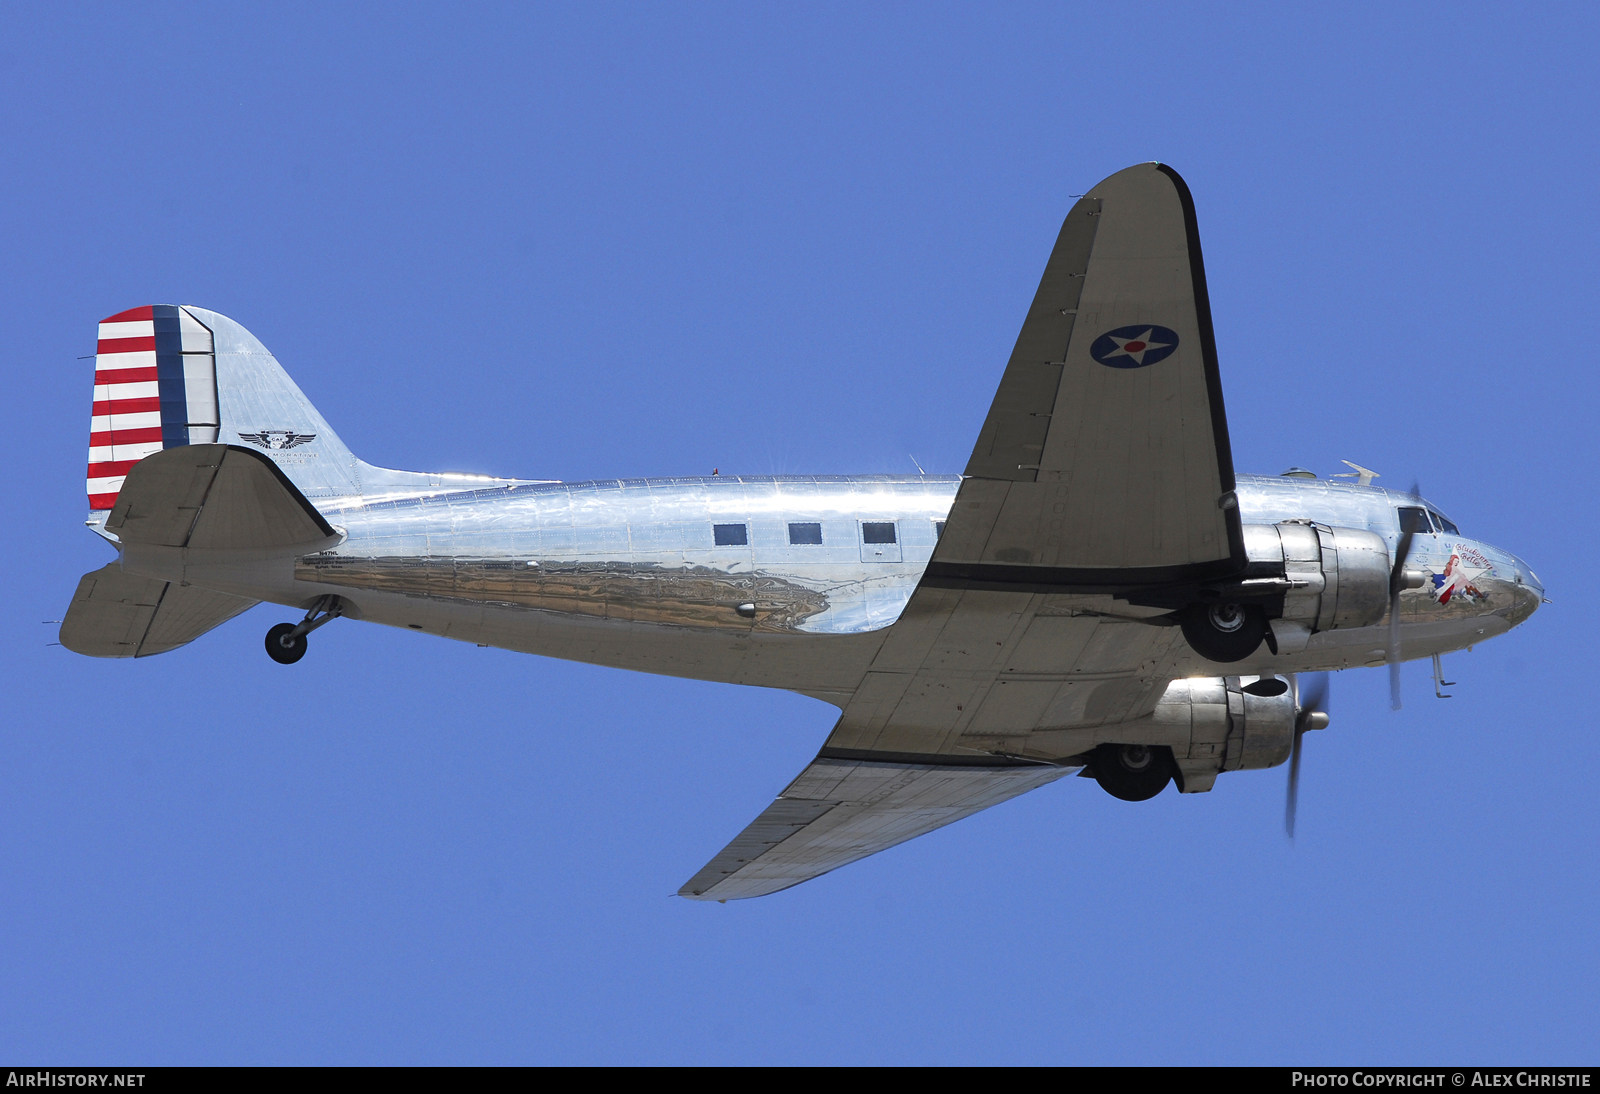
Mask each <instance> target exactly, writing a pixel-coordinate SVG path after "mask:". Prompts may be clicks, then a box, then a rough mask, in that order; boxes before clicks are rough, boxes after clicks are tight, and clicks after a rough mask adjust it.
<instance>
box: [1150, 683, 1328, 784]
mask: <svg viewBox="0 0 1600 1094" xmlns="http://www.w3.org/2000/svg"><path fill="white" fill-rule="evenodd" d="M1244 679H1245V680H1254V679H1256V678H1255V677H1245V678H1244ZM1295 715H1296V711H1295V705H1294V691H1293V689H1286V690H1285V691H1284V692H1283V694H1281V695H1253V694H1251V693H1250V692H1247V691H1245V690H1244V688H1243V686H1242V682H1241V679H1240V677H1237V676H1227V677H1214V676H1213V677H1198V678H1195V679H1189V680H1174V681H1173V682H1172V683H1171V684H1170V685H1168V687H1167V692H1166V694H1165V695H1163V696H1162V698H1161V701H1160V702H1159V703H1157V704H1156V709H1155V711H1154V713H1153V715H1152V718H1153V720H1154V721H1155V722H1156V723H1157V724H1158V725H1160V726H1161V727H1162V729H1163V730H1164V731H1165V732H1163V733H1162V734H1161V738H1162V739H1163V740H1164V741H1167V742H1169V743H1170V746H1171V748H1172V756H1173V759H1174V760H1176V761H1177V764H1178V769H1179V770H1180V771H1181V772H1182V773H1183V776H1184V786H1183V789H1184V790H1186V791H1188V792H1190V793H1193V792H1194V791H1196V790H1209V789H1211V782H1212V780H1213V779H1215V778H1216V776H1217V774H1218V773H1219V772H1222V771H1240V770H1244V769H1250V768H1263V767H1276V766H1277V765H1278V764H1281V763H1283V762H1284V761H1285V760H1287V759H1288V758H1289V749H1290V748H1291V747H1292V745H1293V744H1294V726H1295ZM1184 742H1187V743H1186V744H1185V743H1184Z"/></svg>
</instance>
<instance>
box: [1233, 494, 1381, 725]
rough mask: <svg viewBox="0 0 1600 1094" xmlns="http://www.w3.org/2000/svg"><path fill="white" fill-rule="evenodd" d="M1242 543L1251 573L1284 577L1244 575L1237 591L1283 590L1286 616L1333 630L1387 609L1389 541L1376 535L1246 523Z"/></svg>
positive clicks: (1366, 622)
mask: <svg viewBox="0 0 1600 1094" xmlns="http://www.w3.org/2000/svg"><path fill="white" fill-rule="evenodd" d="M1244 545H1245V553H1246V554H1247V555H1249V558H1250V571H1251V572H1252V573H1261V572H1263V571H1266V570H1271V571H1272V573H1274V574H1281V575H1282V577H1281V578H1279V577H1255V578H1247V579H1246V580H1245V581H1244V582H1242V583H1241V591H1248V590H1250V589H1251V588H1259V589H1260V590H1261V591H1263V592H1271V591H1278V590H1281V591H1282V592H1283V618H1284V619H1287V620H1290V621H1292V622H1296V623H1302V624H1304V625H1305V626H1306V627H1307V628H1308V629H1310V630H1312V631H1332V630H1339V629H1340V628H1343V627H1370V626H1372V625H1374V624H1376V623H1378V622H1380V621H1381V620H1382V619H1383V615H1384V612H1386V611H1387V610H1388V608H1389V545H1388V544H1387V543H1385V542H1384V539H1383V537H1382V536H1379V535H1377V534H1376V533H1373V532H1367V531H1363V530H1361V529H1357V528H1328V527H1325V526H1323V525H1320V524H1307V523H1304V522H1301V521H1285V522H1284V523H1282V524H1246V525H1245V526H1244ZM1302 633H1303V632H1302ZM1291 720H1292V719H1291Z"/></svg>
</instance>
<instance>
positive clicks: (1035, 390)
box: [682, 164, 1245, 900]
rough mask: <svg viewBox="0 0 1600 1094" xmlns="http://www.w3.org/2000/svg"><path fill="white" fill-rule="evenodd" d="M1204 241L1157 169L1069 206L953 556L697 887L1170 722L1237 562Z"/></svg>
mask: <svg viewBox="0 0 1600 1094" xmlns="http://www.w3.org/2000/svg"><path fill="white" fill-rule="evenodd" d="M1233 490H1234V474H1233V457H1232V454H1231V451H1230V447H1229V441H1228V427H1227V418H1226V415H1225V413H1224V411H1223V405H1222V385H1221V380H1220V376H1219V372H1218V364H1217V354H1216V345H1215V340H1214V338H1213V336H1212V329H1211V308H1210V303H1209V299H1208V295H1207V290H1206V282H1205V271H1204V264H1203V262H1202V261H1201V256H1200V236H1199V230H1198V228H1197V226H1196V221H1195V214H1194V205H1193V202H1192V201H1191V199H1190V196H1189V190H1188V187H1187V186H1186V185H1185V184H1184V182H1183V180H1182V179H1181V178H1179V177H1178V175H1177V173H1176V172H1174V171H1172V170H1171V169H1170V168H1168V167H1164V166H1162V165H1160V164H1140V165H1138V166H1136V167H1130V168H1128V169H1127V170H1125V171H1120V172H1118V173H1117V174H1115V175H1113V176H1111V177H1110V178H1108V179H1106V180H1105V181H1104V182H1102V183H1101V184H1100V185H1099V186H1096V187H1095V188H1094V189H1093V190H1092V191H1091V192H1090V193H1089V194H1088V195H1086V196H1085V197H1084V198H1083V200H1081V201H1079V202H1078V203H1077V204H1076V205H1075V206H1074V207H1073V209H1072V211H1071V213H1070V214H1069V215H1068V217H1067V220H1066V223H1065V224H1064V225H1063V227H1062V229H1061V233H1060V236H1059V237H1058V239H1057V241H1056V246H1055V248H1054V250H1053V251H1052V253H1051V256H1050V260H1049V263H1048V264H1047V266H1046V268H1045V273H1044V277H1043V278H1042V279H1041V281H1040V284H1039V290H1038V293H1037V294H1036V295H1035V297H1034V301H1033V305H1032V307H1031V308H1030V309H1029V311H1028V315H1027V318H1026V320H1025V321H1024V323H1023V327H1022V332H1021V334H1020V335H1019V336H1018V338H1017V343H1016V348H1015V350H1014V351H1013V353H1012V355H1011V360H1010V362H1009V363H1008V364H1007V366H1006V370H1005V372H1004V374H1003V376H1002V378H1001V382H1000V387H999V390H998V392H997V393H996V395H995V399H994V403H993V405H992V406H991V408H990V411H989V415H988V418H987V419H986V421H985V423H984V427H983V430H982V432H981V433H980V435H979V438H978V442H977V444H976V446H975V447H974V449H973V453H972V458H971V460H970V462H969V463H968V465H967V470H966V475H965V476H964V478H963V481H962V484H961V487H960V490H959V491H958V492H957V495H956V500H955V502H954V504H953V506H952V508H951V510H950V514H949V518H948V520H947V522H946V525H945V529H944V533H943V535H942V536H941V537H940V540H939V543H938V546H937V547H936V548H935V550H934V555H933V560H932V561H931V562H930V564H929V566H928V569H927V570H926V571H925V573H924V574H923V577H922V581H921V582H920V583H919V585H918V587H917V589H916V591H915V592H914V593H913V594H912V597H911V600H910V602H909V603H908V604H907V606H906V609H905V611H904V612H903V613H902V615H901V617H900V619H899V620H898V621H897V622H896V623H895V624H894V626H892V627H890V628H888V630H887V631H886V632H885V633H884V640H883V644H882V646H881V647H880V649H879V651H878V653H877V656H876V657H875V658H874V660H873V663H872V664H871V666H870V667H869V668H868V669H867V671H866V672H865V673H864V675H863V678H862V681H861V683H860V684H859V685H858V686H857V687H856V689H855V691H854V694H853V695H852V697H851V698H850V699H849V700H848V701H847V702H845V703H844V704H843V706H844V712H843V715H842V717H841V718H840V719H839V723H838V725H837V726H835V728H834V731H833V733H832V735H831V736H830V737H829V739H828V742H827V745H826V746H825V747H824V748H823V750H822V752H821V753H820V754H819V755H818V757H817V759H816V760H815V761H813V762H812V764H811V765H810V766H809V767H807V768H806V770H805V771H804V772H802V773H801V775H800V777H799V778H798V779H796V780H795V781H794V783H793V784H791V785H790V787H789V788H788V789H787V790H785V791H784V792H783V794H782V795H781V796H780V797H779V798H778V799H777V800H776V801H775V802H773V804H772V805H771V806H770V807H769V808H768V809H767V810H766V812H764V813H762V815H761V816H760V817H758V818H757V819H756V820H755V821H754V822H753V823H752V824H751V825H750V826H749V827H748V828H746V829H745V831H744V832H742V833H741V834H740V835H739V836H738V838H736V839H735V840H734V841H733V842H732V843H730V844H729V845H728V847H727V848H725V849H724V850H723V851H722V853H721V854H719V855H718V856H717V857H716V858H714V859H713V860H712V861H711V862H710V863H708V864H707V865H706V867H705V868H704V869H703V870H701V871H700V873H698V874H696V875H695V877H694V878H693V879H691V880H690V881H689V883H688V884H687V885H685V886H684V888H683V890H682V895H684V896H691V897H696V898H699V899H707V900H728V899H735V898H740V897H752V896H761V895H764V894H766V893H772V892H776V891H778V890H780V889H784V888H787V887H789V886H790V885H795V884H797V883H799V882H801V881H804V880H806V879H807V878H811V877H815V876H817V875H818V874H822V873H825V872H827V871H828V870H832V869H834V868H836V867H839V866H842V865H844V864H846V863H848V862H853V861H855V860H856V859H860V858H863V857H865V856H867V855H870V854H872V853H874V852H876V851H881V850H883V849H884V848H887V847H892V846H894V845H895V844H897V843H900V842H902V841H904V840H907V839H911V838H912V837H914V836H917V835H921V834H922V833H924V832H928V831H931V830H932V829H934V828H938V827H940V826H941V825H945V824H949V823H951V822H952V821H955V820H959V819H961V818H962V817H966V816H970V815H971V814H972V813H975V812H977V811H978V810H980V809H985V808H987V807H989V806H990V805H994V804H997V803H999V802H1002V801H1005V800H1006V799H1007V798H1011V797H1014V796H1016V795H1017V794H1021V793H1023V792H1025V791H1027V790H1031V789H1033V788H1034V787H1036V786H1042V785H1043V784H1045V783H1048V782H1053V781H1054V780H1056V779H1058V778H1060V777H1061V776H1063V775H1065V774H1068V773H1071V772H1073V771H1078V770H1081V769H1082V767H1083V764H1084V760H1085V754H1086V753H1087V752H1088V751H1089V750H1092V749H1093V748H1095V747H1096V746H1097V745H1098V744H1102V743H1116V742H1117V741H1118V740H1119V739H1121V740H1124V741H1125V742H1128V743H1138V742H1139V738H1138V737H1137V736H1132V737H1130V736H1127V734H1129V733H1131V732H1132V730H1131V729H1130V728H1129V727H1131V726H1133V725H1135V724H1137V723H1140V722H1141V721H1143V720H1147V719H1149V718H1150V717H1151V713H1152V711H1153V710H1154V709H1155V707H1156V705H1157V703H1158V702H1159V700H1160V698H1161V696H1162V695H1163V694H1164V692H1165V690H1166V688H1167V686H1168V684H1169V682H1170V681H1171V679H1172V678H1173V677H1174V676H1175V675H1177V672H1176V670H1175V660H1174V659H1175V657H1177V656H1178V655H1179V654H1180V653H1181V651H1182V650H1183V649H1184V648H1185V647H1184V646H1183V644H1182V642H1181V641H1180V640H1179V637H1178V630H1177V628H1176V627H1175V626H1172V625H1171V624H1172V623H1174V622H1175V618H1174V617H1173V616H1172V614H1171V612H1172V609H1174V608H1176V607H1182V606H1184V605H1185V604H1187V603H1189V602H1191V601H1192V600H1193V599H1194V596H1195V592H1196V590H1198V589H1199V588H1201V587H1202V586H1203V585H1204V584H1205V583H1207V582H1214V581H1216V580H1218V579H1221V578H1226V577H1227V576H1229V575H1231V574H1235V573H1237V572H1239V571H1240V570H1241V569H1242V567H1243V565H1244V563H1245V554H1244V542H1243V534H1242V529H1241V527H1240V522H1239V514H1238V507H1237V503H1236V500H1235V498H1234V494H1233Z"/></svg>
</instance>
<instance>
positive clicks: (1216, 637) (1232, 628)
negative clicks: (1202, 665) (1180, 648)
mask: <svg viewBox="0 0 1600 1094" xmlns="http://www.w3.org/2000/svg"><path fill="white" fill-rule="evenodd" d="M1266 635H1267V613H1266V612H1264V611H1262V610H1261V606H1260V605H1259V604H1240V603H1238V602H1237V601H1224V602H1222V603H1218V604H1193V605H1191V606H1190V607H1189V608H1188V609H1187V610H1186V611H1185V612H1184V613H1183V637H1184V638H1186V639H1188V642H1189V646H1190V648H1191V649H1193V650H1194V652H1195V653H1198V654H1199V655H1200V656H1201V657H1204V658H1205V659H1206V660H1207V661H1217V662H1220V663H1222V664H1228V663H1230V662H1233V661H1243V660H1244V659H1245V658H1246V657H1249V656H1250V655H1251V654H1252V653H1255V652H1256V649H1257V647H1259V646H1260V645H1261V640H1262V639H1263V638H1265V637H1266Z"/></svg>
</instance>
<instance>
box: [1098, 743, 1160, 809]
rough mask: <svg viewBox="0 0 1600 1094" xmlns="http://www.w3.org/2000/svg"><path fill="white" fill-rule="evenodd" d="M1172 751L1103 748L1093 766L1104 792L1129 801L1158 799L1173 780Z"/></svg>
mask: <svg viewBox="0 0 1600 1094" xmlns="http://www.w3.org/2000/svg"><path fill="white" fill-rule="evenodd" d="M1175 766H1176V765H1175V764H1174V763H1173V762H1172V749H1170V748H1167V747H1166V746H1164V745H1100V746H1099V747H1097V748H1096V749H1095V750H1094V757H1093V759H1091V760H1090V761H1089V767H1090V769H1091V770H1092V771H1093V772H1094V777H1095V781H1096V782H1098V783H1099V784H1100V789H1101V790H1104V791H1105V792H1106V793H1107V794H1110V795H1111V796H1112V797H1113V798H1121V799H1122V800H1123V801H1125V802H1142V801H1146V800H1148V799H1150V798H1153V797H1155V796H1156V795H1157V794H1159V793H1161V792H1162V791H1163V790H1165V789H1166V788H1167V783H1168V782H1170V781H1171V780H1172V771H1173V768H1174V767H1175Z"/></svg>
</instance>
